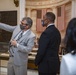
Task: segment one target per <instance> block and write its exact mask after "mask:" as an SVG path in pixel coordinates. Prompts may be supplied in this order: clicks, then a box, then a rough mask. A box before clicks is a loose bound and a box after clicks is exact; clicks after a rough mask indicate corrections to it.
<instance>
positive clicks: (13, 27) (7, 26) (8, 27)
mask: <svg viewBox="0 0 76 75" xmlns="http://www.w3.org/2000/svg"><path fill="white" fill-rule="evenodd" d="M0 28H1V29H3V30H6V31H9V32H13V31H14V29H15V28H16V26H10V25H8V24H4V23H0Z"/></svg>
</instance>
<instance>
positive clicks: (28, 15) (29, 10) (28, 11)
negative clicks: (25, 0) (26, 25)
mask: <svg viewBox="0 0 76 75" xmlns="http://www.w3.org/2000/svg"><path fill="white" fill-rule="evenodd" d="M27 17H31V9H30V8H29V9H27Z"/></svg>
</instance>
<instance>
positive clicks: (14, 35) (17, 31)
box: [12, 25, 21, 39]
mask: <svg viewBox="0 0 76 75" xmlns="http://www.w3.org/2000/svg"><path fill="white" fill-rule="evenodd" d="M20 31H21V29H20V25H17V27H16V29H15V30H14V32H13V35H12V39H14V38H15V37H16V36H17V35H18V33H19V32H20Z"/></svg>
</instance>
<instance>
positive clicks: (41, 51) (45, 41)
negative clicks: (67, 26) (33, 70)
mask: <svg viewBox="0 0 76 75" xmlns="http://www.w3.org/2000/svg"><path fill="white" fill-rule="evenodd" d="M60 41H61V36H60V33H59V31H58V29H57V28H56V27H55V26H54V25H51V26H49V27H47V28H46V30H45V31H44V32H43V33H42V34H41V36H40V39H39V47H38V52H37V55H36V58H35V65H38V71H39V72H42V73H56V72H57V71H58V70H59V63H60V61H59V56H58V51H59V45H60Z"/></svg>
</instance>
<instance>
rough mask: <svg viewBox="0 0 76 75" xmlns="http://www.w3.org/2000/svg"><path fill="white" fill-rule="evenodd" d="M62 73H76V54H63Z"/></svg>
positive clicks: (67, 74) (65, 74) (63, 74)
mask: <svg viewBox="0 0 76 75" xmlns="http://www.w3.org/2000/svg"><path fill="white" fill-rule="evenodd" d="M60 75H76V54H75V55H72V54H71V53H68V54H66V55H63V56H62V60H61V65H60Z"/></svg>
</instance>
